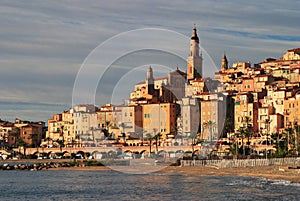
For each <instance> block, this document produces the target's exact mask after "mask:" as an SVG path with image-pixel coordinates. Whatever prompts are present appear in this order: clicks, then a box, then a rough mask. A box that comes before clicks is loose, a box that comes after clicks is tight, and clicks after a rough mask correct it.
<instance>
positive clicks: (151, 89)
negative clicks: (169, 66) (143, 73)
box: [146, 66, 154, 95]
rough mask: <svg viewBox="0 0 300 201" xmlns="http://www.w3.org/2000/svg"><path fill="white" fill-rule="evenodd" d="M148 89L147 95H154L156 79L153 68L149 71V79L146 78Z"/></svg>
mask: <svg viewBox="0 0 300 201" xmlns="http://www.w3.org/2000/svg"><path fill="white" fill-rule="evenodd" d="M146 87H147V93H148V94H151V95H153V94H154V78H153V70H152V68H151V66H149V68H148V69H147V77H146Z"/></svg>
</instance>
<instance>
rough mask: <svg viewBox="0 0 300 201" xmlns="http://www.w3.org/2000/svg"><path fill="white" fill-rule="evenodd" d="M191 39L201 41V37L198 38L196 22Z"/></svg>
mask: <svg viewBox="0 0 300 201" xmlns="http://www.w3.org/2000/svg"><path fill="white" fill-rule="evenodd" d="M191 40H195V41H196V42H198V43H199V38H198V35H197V29H196V24H194V29H193V34H192V37H191Z"/></svg>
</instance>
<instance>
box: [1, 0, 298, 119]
mask: <svg viewBox="0 0 300 201" xmlns="http://www.w3.org/2000/svg"><path fill="white" fill-rule="evenodd" d="M299 6H300V2H299V1H296V0H287V1H279V0H266V1H259V0H254V1H238V0H229V1H221V0H203V1H197V0H193V1H189V2H185V1H179V0H173V1H159V0H153V1H129V0H128V1H113V2H108V1H97V0H91V1H88V3H87V2H84V1H80V0H72V1H71V0H64V1H58V0H51V1H40V0H32V1H30V3H29V2H28V1H16V0H3V1H1V6H0V26H1V33H0V51H1V54H0V66H1V74H0V84H1V88H0V92H1V97H0V101H1V100H5V101H9V100H10V101H15V102H18V101H22V100H24V101H28V102H32V103H44V102H46V103H53V104H55V103H60V104H63V105H64V104H66V105H67V107H68V105H70V104H71V101H72V100H71V99H72V89H73V84H74V80H75V77H76V73H77V71H78V70H79V69H80V66H81V63H82V62H83V61H84V59H85V58H86V57H87V55H88V54H89V53H90V52H91V51H92V50H93V49H94V48H96V47H97V46H98V45H99V44H101V43H102V42H104V41H105V40H107V39H109V38H110V37H112V36H114V35H116V34H119V33H121V32H124V31H130V30H132V29H137V28H145V27H158V28H166V29H171V30H173V31H177V32H179V33H182V34H184V35H186V36H188V37H190V35H191V29H192V26H193V23H196V24H197V27H198V31H199V35H200V40H201V45H202V47H203V48H204V49H205V50H206V51H207V52H208V53H209V55H210V56H211V58H212V59H213V61H214V62H215V63H216V65H217V66H219V65H220V62H221V57H222V55H223V53H224V51H225V52H226V54H227V56H228V58H229V60H230V62H234V61H239V60H241V61H251V62H252V63H256V62H259V61H261V60H263V59H264V58H265V57H280V56H281V54H283V53H284V51H285V50H287V49H291V48H294V47H299V46H300V41H299V29H300V25H299V18H300V17H299V14H298V13H299V11H298V8H299ZM128 42H129V41H123V42H122V43H120V47H124V46H127V45H130V44H129V43H128ZM174 48H179V47H176V45H175V44H174ZM184 48H186V47H184ZM107 51H108V52H109V51H113V49H107ZM143 57H145V56H144V55H141V56H140V58H139V59H140V60H143ZM162 59H163V58H162ZM123 62H124V65H125V66H130V63H131V61H130V60H123ZM155 63H160V62H157V61H156V62H155ZM132 64H134V62H132ZM117 65H118V66H119V68H122V63H118V64H117ZM170 65H174V63H170ZM123 67H124V66H123ZM179 67H182V68H183V69H182V70H185V66H179ZM141 79H144V77H143V78H141ZM106 82H107V83H106V84H107V85H109V84H113V82H111V83H109V80H107V81H106ZM132 87H133V86H132ZM124 98H126V97H124ZM99 104H101V103H99ZM38 107H39V108H40V110H41V111H45V112H43V115H44V117H45V116H46V114H48V115H49V117H50V116H51V115H52V112H51V110H50V109H48V108H45V106H43V105H39V106H38ZM19 110H20V108H17V109H16V111H13V110H3V111H2V112H1V115H0V118H3V117H8V116H10V118H11V117H12V116H13V115H17V114H18V111H19ZM20 112H21V110H20ZM26 114H27V115H29V116H36V117H37V118H38V117H41V116H38V115H36V112H33V114H32V115H30V110H29V111H28V112H27V113H26ZM44 117H43V118H44Z"/></svg>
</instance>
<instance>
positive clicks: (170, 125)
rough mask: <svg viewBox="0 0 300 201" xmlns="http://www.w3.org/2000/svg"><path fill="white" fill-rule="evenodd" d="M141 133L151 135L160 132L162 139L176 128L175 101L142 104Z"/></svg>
mask: <svg viewBox="0 0 300 201" xmlns="http://www.w3.org/2000/svg"><path fill="white" fill-rule="evenodd" d="M142 111H143V134H150V135H152V136H154V135H156V134H158V133H160V134H161V135H162V138H163V139H166V138H167V135H168V134H172V133H174V132H175V130H176V128H177V115H178V113H177V104H176V103H152V104H144V105H142Z"/></svg>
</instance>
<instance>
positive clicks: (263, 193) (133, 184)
mask: <svg viewBox="0 0 300 201" xmlns="http://www.w3.org/2000/svg"><path fill="white" fill-rule="evenodd" d="M0 200H144V201H146V200H300V185H299V184H296V183H291V182H288V181H284V180H268V179H263V178H254V177H239V176H195V175H184V174H169V173H166V174H158V173H151V174H126V173H121V172H116V171H112V170H105V171H103V170H101V171H77V170H54V171H47V170H45V171H0Z"/></svg>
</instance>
